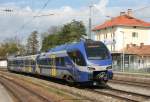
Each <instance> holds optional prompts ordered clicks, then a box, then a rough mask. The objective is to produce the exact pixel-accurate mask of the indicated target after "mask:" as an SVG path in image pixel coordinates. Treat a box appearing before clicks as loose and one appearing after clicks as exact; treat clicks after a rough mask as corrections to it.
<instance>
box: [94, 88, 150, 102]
mask: <svg viewBox="0 0 150 102" xmlns="http://www.w3.org/2000/svg"><path fill="white" fill-rule="evenodd" d="M91 91H93V92H95V93H98V94H102V95H106V96H110V97H113V98H117V99H119V100H123V101H127V102H143V101H146V100H149V99H150V96H149V95H143V94H138V93H133V92H127V91H123V90H118V89H112V88H108V89H93V90H91Z"/></svg>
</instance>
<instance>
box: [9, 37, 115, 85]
mask: <svg viewBox="0 0 150 102" xmlns="http://www.w3.org/2000/svg"><path fill="white" fill-rule="evenodd" d="M8 70H10V71H19V72H26V73H33V74H39V75H44V76H50V77H54V78H59V79H64V80H66V81H68V82H77V83H80V84H81V83H83V84H90V85H99V84H101V83H106V82H107V81H108V80H111V79H112V77H113V72H112V57H111V53H110V52H109V50H108V49H107V47H106V46H105V45H104V44H103V43H102V42H100V41H92V40H85V41H80V42H77V43H72V44H65V45H62V46H58V47H55V48H53V49H51V50H49V51H48V52H46V53H42V54H39V55H31V56H20V57H9V58H8Z"/></svg>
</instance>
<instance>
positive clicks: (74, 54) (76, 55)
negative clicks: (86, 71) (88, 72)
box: [68, 51, 86, 66]
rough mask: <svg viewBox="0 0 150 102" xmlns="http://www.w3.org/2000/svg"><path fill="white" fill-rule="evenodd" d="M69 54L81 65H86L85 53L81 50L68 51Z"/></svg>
mask: <svg viewBox="0 0 150 102" xmlns="http://www.w3.org/2000/svg"><path fill="white" fill-rule="evenodd" d="M68 55H69V56H70V58H71V59H72V60H73V62H74V63H75V64H77V65H79V66H86V63H85V60H84V57H83V55H82V54H81V52H80V51H72V52H68Z"/></svg>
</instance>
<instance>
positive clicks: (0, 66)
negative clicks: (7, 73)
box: [0, 60, 7, 68]
mask: <svg viewBox="0 0 150 102" xmlns="http://www.w3.org/2000/svg"><path fill="white" fill-rule="evenodd" d="M0 68H7V61H6V60H2V61H0Z"/></svg>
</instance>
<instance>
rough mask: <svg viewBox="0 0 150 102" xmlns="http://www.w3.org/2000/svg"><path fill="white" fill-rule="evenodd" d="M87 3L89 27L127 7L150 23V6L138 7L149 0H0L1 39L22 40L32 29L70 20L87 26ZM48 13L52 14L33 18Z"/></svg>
mask: <svg viewBox="0 0 150 102" xmlns="http://www.w3.org/2000/svg"><path fill="white" fill-rule="evenodd" d="M44 5H45V6H44ZM89 5H93V8H92V27H94V26H96V25H99V24H102V23H103V22H104V21H105V20H108V19H110V18H108V17H106V16H110V17H115V16H118V15H119V13H120V12H121V11H127V9H133V11H134V10H135V11H134V16H135V17H138V18H140V19H143V20H145V21H148V22H150V19H149V17H150V12H148V11H149V9H150V7H148V8H144V9H141V10H138V9H139V8H143V7H147V6H150V0H49V2H48V0H0V42H2V41H3V40H4V39H6V38H9V37H15V36H17V38H18V39H20V40H22V41H25V40H26V39H27V37H28V36H29V34H30V33H31V32H32V31H34V30H37V31H38V32H39V33H42V32H46V31H47V30H48V28H50V27H51V26H62V25H63V24H65V23H68V22H70V21H71V20H73V19H76V20H80V21H83V23H84V24H85V25H86V27H87V26H88V18H89ZM5 9H11V10H13V12H5V11H3V10H5ZM47 14H53V15H51V16H43V17H36V18H33V16H38V15H47Z"/></svg>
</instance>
